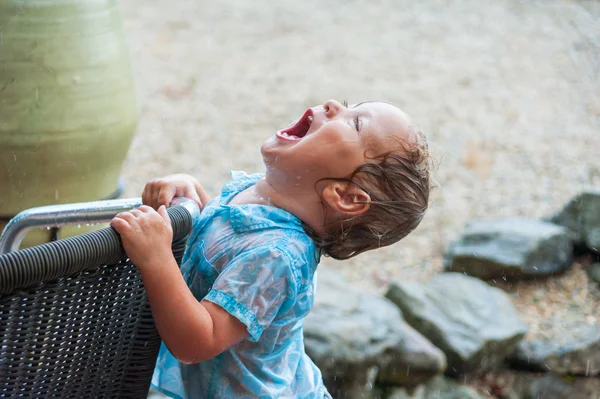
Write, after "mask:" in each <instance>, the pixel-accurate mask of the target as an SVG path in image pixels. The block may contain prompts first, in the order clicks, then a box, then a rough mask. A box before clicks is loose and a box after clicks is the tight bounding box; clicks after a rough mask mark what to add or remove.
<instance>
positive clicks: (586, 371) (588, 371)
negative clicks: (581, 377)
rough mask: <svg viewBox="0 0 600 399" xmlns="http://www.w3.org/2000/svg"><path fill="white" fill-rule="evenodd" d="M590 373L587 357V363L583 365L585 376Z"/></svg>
mask: <svg viewBox="0 0 600 399" xmlns="http://www.w3.org/2000/svg"><path fill="white" fill-rule="evenodd" d="M589 375H590V359H588V361H587V365H586V366H585V376H586V377H587V376H589Z"/></svg>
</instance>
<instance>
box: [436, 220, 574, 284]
mask: <svg viewBox="0 0 600 399" xmlns="http://www.w3.org/2000/svg"><path fill="white" fill-rule="evenodd" d="M572 259H573V243H572V241H571V238H570V236H569V232H568V230H567V229H566V228H564V227H562V226H558V225H555V224H553V223H549V222H544V221H539V220H535V219H527V218H510V219H496V220H487V221H473V222H471V223H470V224H468V225H467V227H466V230H465V232H464V233H463V234H462V236H461V237H460V239H459V240H457V241H456V242H454V243H452V244H451V245H450V246H449V248H448V250H447V252H446V254H445V258H444V268H445V269H446V270H447V271H455V272H461V273H465V274H468V275H470V276H475V277H478V278H480V279H483V280H491V279H501V278H503V279H505V280H507V279H516V278H520V277H544V276H549V275H551V274H553V273H557V272H560V271H563V270H565V269H566V268H567V267H569V265H570V264H571V263H572Z"/></svg>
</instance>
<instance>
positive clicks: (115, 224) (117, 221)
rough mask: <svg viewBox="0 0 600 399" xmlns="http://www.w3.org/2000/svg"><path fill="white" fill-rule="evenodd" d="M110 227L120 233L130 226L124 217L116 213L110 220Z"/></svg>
mask: <svg viewBox="0 0 600 399" xmlns="http://www.w3.org/2000/svg"><path fill="white" fill-rule="evenodd" d="M110 227H112V228H113V229H115V230H117V232H118V233H119V234H121V233H123V232H124V231H126V230H127V229H129V227H130V226H129V223H128V222H127V221H126V220H125V219H122V218H120V217H118V215H117V216H115V217H114V219H112V220H111V221H110Z"/></svg>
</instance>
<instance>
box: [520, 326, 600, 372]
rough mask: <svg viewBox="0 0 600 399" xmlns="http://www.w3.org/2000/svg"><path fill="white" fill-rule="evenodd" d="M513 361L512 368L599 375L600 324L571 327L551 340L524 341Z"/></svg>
mask: <svg viewBox="0 0 600 399" xmlns="http://www.w3.org/2000/svg"><path fill="white" fill-rule="evenodd" d="M511 363H512V364H513V367H518V368H523V369H526V370H536V371H552V372H553V373H556V374H561V375H567V374H569V375H581V376H593V375H597V374H600V324H595V325H587V324H583V325H576V326H571V327H569V328H568V329H565V331H564V332H562V333H561V335H560V337H559V338H554V339H552V340H549V339H547V340H532V341H526V340H523V341H521V343H520V344H519V346H518V347H517V349H516V351H515V353H514V354H513V356H512V357H511Z"/></svg>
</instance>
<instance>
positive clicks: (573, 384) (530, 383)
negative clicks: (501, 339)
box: [466, 371, 600, 399]
mask: <svg viewBox="0 0 600 399" xmlns="http://www.w3.org/2000/svg"><path fill="white" fill-rule="evenodd" d="M466 383H467V384H469V385H476V386H479V387H481V388H480V389H481V390H482V391H483V392H490V393H493V396H492V397H494V398H502V399H600V379H599V378H585V377H570V376H569V377H564V376H558V375H556V374H551V373H544V374H540V373H523V372H515V371H500V372H492V373H486V374H485V375H484V376H469V377H468V378H467V381H466Z"/></svg>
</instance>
